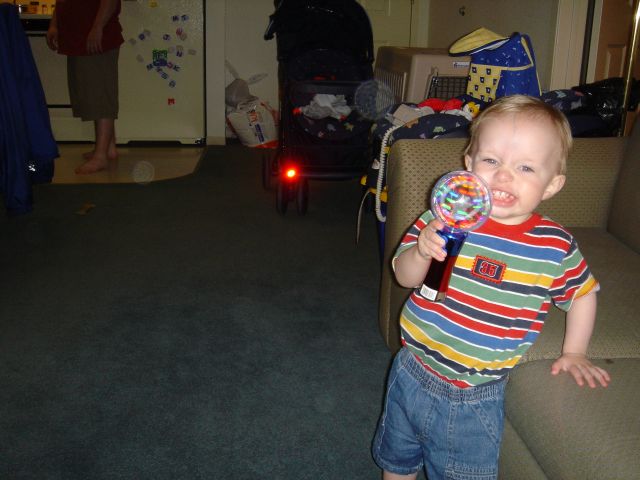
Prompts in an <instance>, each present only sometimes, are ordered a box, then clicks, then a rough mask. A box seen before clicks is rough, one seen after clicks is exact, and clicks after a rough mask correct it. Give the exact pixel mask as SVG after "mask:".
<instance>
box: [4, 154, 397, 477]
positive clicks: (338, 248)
mask: <svg viewBox="0 0 640 480" xmlns="http://www.w3.org/2000/svg"><path fill="white" fill-rule="evenodd" d="M259 162H260V157H259V155H258V154H257V152H255V151H252V150H250V149H247V148H244V147H240V146H228V147H209V148H208V149H207V153H206V154H205V156H204V157H203V159H202V160H201V163H200V165H199V167H198V169H197V170H196V172H195V173H194V174H192V175H188V176H186V177H182V178H179V179H173V180H167V181H160V182H153V183H150V184H147V185H136V184H113V185H102V184H101V185H96V184H94V185H42V186H38V187H35V188H34V211H33V213H31V214H29V215H27V216H22V217H15V218H8V217H4V218H2V219H0V235H1V237H0V267H1V268H0V272H1V275H2V288H1V289H0V478H2V479H65V480H70V479H218V478H230V479H256V478H260V479H262V478H268V479H289V478H291V479H293V478H296V479H298V478H303V479H304V478H307V479H337V478H352V479H372V478H379V475H380V472H379V470H378V468H377V467H376V465H375V464H374V462H373V460H372V459H371V455H370V451H369V449H370V442H371V439H372V436H373V432H374V429H375V425H376V421H377V418H378V415H379V413H380V408H381V403H382V396H383V391H384V377H385V374H386V371H387V368H388V364H389V361H390V354H389V352H388V350H387V349H386V347H385V345H384V343H383V341H382V339H381V336H380V334H379V333H378V327H377V291H378V283H379V275H380V264H379V258H378V247H377V238H376V228H375V222H374V221H373V218H372V215H371V214H369V215H367V216H365V218H364V220H363V223H362V232H361V238H360V242H359V244H357V245H356V243H355V231H356V216H357V208H358V203H359V199H360V188H359V185H358V182H357V180H356V179H354V180H348V181H340V182H311V185H310V196H309V211H308V213H307V215H305V216H299V215H297V214H296V213H295V208H292V209H290V210H293V211H290V212H288V213H287V215H285V216H280V215H278V214H277V213H276V210H275V199H274V197H275V195H274V193H273V192H267V191H264V190H263V189H262V187H261V178H260V163H259ZM86 204H92V205H95V206H94V207H93V208H91V209H89V210H85V212H84V214H78V213H76V212H78V211H80V210H82V207H83V205H86Z"/></svg>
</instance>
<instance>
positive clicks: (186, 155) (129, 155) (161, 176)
mask: <svg viewBox="0 0 640 480" xmlns="http://www.w3.org/2000/svg"><path fill="white" fill-rule="evenodd" d="M92 146H93V145H92V144H76V143H73V144H60V145H58V149H59V151H60V157H59V158H57V159H56V161H55V162H56V163H55V175H54V177H53V181H52V183H149V182H153V181H157V180H166V179H169V178H176V177H182V176H185V175H188V174H190V173H192V172H193V171H194V170H195V168H196V167H197V165H198V162H199V161H200V157H201V156H202V153H203V152H204V148H202V147H192V146H185V147H180V146H176V147H173V146H171V147H119V148H118V152H119V158H118V160H117V162H114V163H113V164H112V166H111V168H109V169H108V170H104V171H102V172H97V173H94V174H91V175H76V174H75V172H74V170H75V168H76V167H78V166H79V165H81V164H82V163H83V162H84V160H83V158H82V154H83V153H84V152H88V151H90V150H91V148H92Z"/></svg>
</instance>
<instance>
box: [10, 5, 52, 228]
mask: <svg viewBox="0 0 640 480" xmlns="http://www.w3.org/2000/svg"><path fill="white" fill-rule="evenodd" d="M58 156H59V154H58V147H57V145H56V142H55V139H54V138H53V133H52V131H51V122H50V119H49V111H48V109H47V102H46V100H45V96H44V90H43V89H42V83H41V82H40V76H39V75H38V70H37V68H36V64H35V61H34V59H33V54H32V52H31V46H30V44H29V39H28V38H27V36H26V34H25V32H24V29H23V28H22V24H21V23H20V17H19V15H18V9H17V8H16V7H15V6H14V5H11V4H8V3H4V4H0V191H1V193H2V196H3V197H4V203H5V207H6V209H7V213H8V214H10V215H17V214H23V213H28V212H30V211H31V210H32V208H33V195H32V188H31V187H32V185H33V184H36V183H48V182H50V181H51V179H52V178H53V170H54V159H55V158H57V157H58Z"/></svg>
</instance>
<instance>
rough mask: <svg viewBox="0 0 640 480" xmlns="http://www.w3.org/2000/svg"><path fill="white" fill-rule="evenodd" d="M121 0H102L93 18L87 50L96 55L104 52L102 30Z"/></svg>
mask: <svg viewBox="0 0 640 480" xmlns="http://www.w3.org/2000/svg"><path fill="white" fill-rule="evenodd" d="M119 1H120V0H100V6H99V7H98V12H97V13H96V18H95V19H94V20H93V25H92V27H91V30H90V31H89V35H88V36H87V52H88V53H90V54H92V55H94V54H96V53H102V31H103V29H104V26H105V25H106V24H107V22H108V21H109V19H110V18H111V15H113V12H115V11H116V8H117V7H118V2H119Z"/></svg>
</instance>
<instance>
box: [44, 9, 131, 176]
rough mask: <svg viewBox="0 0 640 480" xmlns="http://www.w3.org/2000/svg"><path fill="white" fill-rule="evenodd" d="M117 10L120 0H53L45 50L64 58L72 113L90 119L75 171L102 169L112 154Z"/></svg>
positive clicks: (114, 151) (118, 28)
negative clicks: (85, 148)
mask: <svg viewBox="0 0 640 480" xmlns="http://www.w3.org/2000/svg"><path fill="white" fill-rule="evenodd" d="M120 8H121V5H120V0H58V1H57V3H56V9H55V11H54V13H53V16H52V18H51V22H50V23H49V29H48V31H47V45H48V46H49V48H51V49H52V50H54V51H57V52H58V53H60V54H62V55H66V56H67V77H68V86H69V98H70V100H71V108H72V111H73V116H74V117H79V118H80V119H82V120H83V121H92V122H94V128H95V145H94V148H93V150H92V151H90V152H87V153H85V154H84V155H83V158H84V160H85V162H84V163H83V164H82V165H80V166H79V167H78V168H76V173H77V174H79V175H86V174H91V173H95V172H98V171H100V170H104V169H106V168H108V166H109V162H110V161H115V160H116V159H117V157H118V151H117V148H116V135H115V120H116V118H118V55H119V53H120V45H122V43H123V42H124V39H123V37H122V27H121V25H120V22H119V20H118V15H119V14H120Z"/></svg>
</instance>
